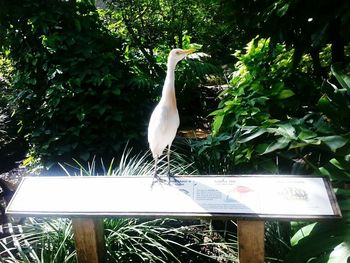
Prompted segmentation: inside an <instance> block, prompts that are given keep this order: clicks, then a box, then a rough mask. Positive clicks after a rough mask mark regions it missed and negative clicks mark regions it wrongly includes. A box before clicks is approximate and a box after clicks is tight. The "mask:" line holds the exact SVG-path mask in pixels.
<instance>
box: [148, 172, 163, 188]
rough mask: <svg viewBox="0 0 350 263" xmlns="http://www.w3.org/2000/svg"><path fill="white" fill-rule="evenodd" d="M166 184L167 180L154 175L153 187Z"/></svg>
mask: <svg viewBox="0 0 350 263" xmlns="http://www.w3.org/2000/svg"><path fill="white" fill-rule="evenodd" d="M165 182H166V180H165V179H163V178H161V177H160V176H159V175H158V174H156V173H155V174H154V175H153V181H152V185H151V187H153V186H154V184H155V183H159V184H163V183H165Z"/></svg>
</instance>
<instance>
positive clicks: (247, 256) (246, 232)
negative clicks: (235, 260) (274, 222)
mask: <svg viewBox="0 0 350 263" xmlns="http://www.w3.org/2000/svg"><path fill="white" fill-rule="evenodd" d="M264 223H265V222H264V221H245V220H238V222H237V227H238V256H239V262H240V263H264V257H265V251H264V232H265V225H264Z"/></svg>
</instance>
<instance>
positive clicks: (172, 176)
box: [168, 172, 179, 184]
mask: <svg viewBox="0 0 350 263" xmlns="http://www.w3.org/2000/svg"><path fill="white" fill-rule="evenodd" d="M171 181H173V182H174V183H178V182H179V180H178V179H177V178H176V176H175V175H174V174H172V173H170V172H168V184H170V183H171Z"/></svg>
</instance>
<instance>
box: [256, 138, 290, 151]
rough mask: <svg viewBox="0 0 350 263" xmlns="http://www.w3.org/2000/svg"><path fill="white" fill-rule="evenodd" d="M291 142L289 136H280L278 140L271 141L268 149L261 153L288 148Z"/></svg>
mask: <svg viewBox="0 0 350 263" xmlns="http://www.w3.org/2000/svg"><path fill="white" fill-rule="evenodd" d="M289 143H290V140H289V139H287V138H283V137H282V138H279V139H278V140H277V141H273V142H271V143H270V144H269V145H268V146H267V147H266V149H265V150H264V152H263V153H261V154H267V153H271V152H274V151H277V150H281V149H284V148H286V147H287V146H288V145H289Z"/></svg>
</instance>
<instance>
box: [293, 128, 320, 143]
mask: <svg viewBox="0 0 350 263" xmlns="http://www.w3.org/2000/svg"><path fill="white" fill-rule="evenodd" d="M316 136H317V133H315V132H313V131H311V130H308V129H302V130H301V132H300V133H299V134H298V139H300V140H303V141H304V140H309V139H312V138H315V137H316Z"/></svg>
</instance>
